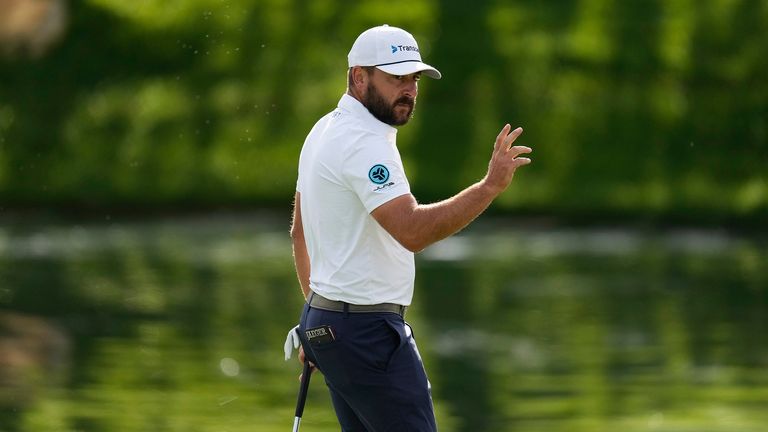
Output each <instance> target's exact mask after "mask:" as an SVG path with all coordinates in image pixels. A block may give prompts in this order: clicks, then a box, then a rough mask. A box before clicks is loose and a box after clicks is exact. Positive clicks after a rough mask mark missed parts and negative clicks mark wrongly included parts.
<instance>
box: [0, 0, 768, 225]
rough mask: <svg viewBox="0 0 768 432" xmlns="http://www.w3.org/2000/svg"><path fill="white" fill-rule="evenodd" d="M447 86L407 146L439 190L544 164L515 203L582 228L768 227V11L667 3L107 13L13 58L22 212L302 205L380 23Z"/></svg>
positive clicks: (168, 6)
mask: <svg viewBox="0 0 768 432" xmlns="http://www.w3.org/2000/svg"><path fill="white" fill-rule="evenodd" d="M384 22H386V23H389V24H391V25H398V26H401V27H404V28H406V29H409V30H410V31H411V32H413V33H414V34H415V35H416V37H417V39H418V40H419V42H420V44H421V46H422V51H423V54H424V56H425V58H426V60H427V61H428V62H429V63H431V64H434V65H435V66H437V67H438V68H439V69H440V70H441V71H442V72H443V73H444V79H443V80H441V81H432V80H425V81H422V85H421V96H420V99H419V106H418V109H417V113H416V118H415V119H414V120H413V121H412V122H411V124H409V125H408V126H406V127H404V128H402V130H401V133H400V137H399V145H400V147H401V150H402V152H403V156H404V160H405V163H406V169H407V170H408V172H409V175H410V177H411V183H412V186H413V189H414V192H415V194H416V195H417V197H418V198H419V199H420V200H422V201H432V200H437V199H441V198H445V197H447V196H449V195H451V194H453V193H455V192H456V191H458V190H459V189H460V188H463V187H464V186H466V185H468V184H469V183H470V182H472V181H475V180H477V179H478V178H480V177H482V175H483V174H484V172H485V167H486V164H487V158H488V155H489V153H490V152H489V150H490V147H491V144H492V141H493V138H494V137H495V135H496V133H497V132H498V130H499V129H500V128H501V126H502V125H503V124H504V123H506V122H510V123H512V124H513V125H521V126H523V127H524V128H525V133H524V135H523V137H522V138H521V142H522V143H524V144H526V145H530V146H531V147H533V148H534V154H533V159H534V163H533V164H532V165H531V166H530V167H526V168H524V169H523V170H521V171H520V173H519V174H518V176H517V178H516V180H515V183H514V185H513V187H512V188H511V189H510V192H507V193H506V194H504V195H503V196H502V197H501V199H500V200H499V201H498V202H497V207H498V208H499V209H503V210H512V209H517V210H530V211H538V212H547V213H555V214H557V213H560V214H582V213H596V212H613V213H621V214H629V213H632V214H638V213H639V214H640V215H644V216H646V217H653V216H654V215H667V216H669V215H679V214H685V213H690V212H692V211H695V212H696V213H695V214H696V216H694V217H705V215H707V214H709V215H711V216H725V217H751V218H755V217H758V216H759V215H764V214H766V212H768V180H767V179H766V174H765V172H766V167H768V80H766V79H765V77H766V76H768V60H767V59H768V57H766V56H765V45H764V42H763V41H765V40H766V39H768V5H767V4H766V3H765V2H760V1H749V0H741V1H726V2H724V1H707V2H694V1H692V0H670V1H660V0H648V1H643V2H607V1H603V0H587V1H579V2H576V1H566V0H564V1H560V2H538V1H531V0H526V1H517V2H498V1H487V0H484V1H475V2H472V4H471V6H470V5H469V4H466V3H464V2H455V1H420V2H414V1H371V2H333V1H329V0H324V1H312V2H303V1H297V0H292V1H291V0H272V1H258V2H252V1H245V0H195V1H191V0H185V1H170V2H168V1H166V2H159V1H150V0H143V1H138V2H121V1H115V0H90V1H84V2H78V3H77V4H73V5H72V10H71V22H70V28H69V30H68V33H67V35H66V38H65V40H63V41H62V43H61V44H60V45H59V46H58V47H56V48H54V49H53V50H52V51H51V52H50V53H48V54H47V55H46V56H45V57H43V58H42V59H40V60H35V61H32V60H24V59H5V60H2V63H0V201H2V202H4V203H6V204H7V205H14V204H16V205H19V204H20V205H44V206H45V205H83V204H86V205H98V206H110V205H130V204H139V205H161V206H162V205H175V204H187V205H192V204H202V205H212V204H228V203H241V204H251V205H259V204H276V203H281V204H285V203H288V202H290V199H291V196H292V194H293V190H294V185H295V177H296V164H297V159H298V154H299V151H300V148H301V144H302V142H303V140H304V137H305V135H306V133H307V132H308V130H309V129H310V127H311V126H312V124H313V123H314V122H315V121H316V120H317V118H319V116H321V115H322V114H324V113H325V112H327V111H329V110H330V109H332V108H333V106H334V105H335V103H336V101H337V99H338V98H339V96H340V95H341V93H342V92H343V91H344V86H345V69H346V53H347V51H348V49H349V46H350V45H351V43H352V41H353V40H354V38H355V37H356V36H357V34H359V33H360V32H361V31H362V30H364V29H365V28H367V27H370V26H372V25H376V24H381V23H384Z"/></svg>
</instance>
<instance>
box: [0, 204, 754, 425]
mask: <svg viewBox="0 0 768 432" xmlns="http://www.w3.org/2000/svg"><path fill="white" fill-rule="evenodd" d="M287 229H288V217H287V216H286V217H274V216H269V215H264V214H247V215H242V214H241V215H211V216H210V217H180V218H173V219H156V220H151V221H140V222H137V221H126V222H115V221H107V220H105V221H102V222H99V223H95V222H89V223H81V224H77V223H34V222H20V221H16V222H13V223H12V222H7V221H6V222H0V431H2V432H42V431H57V432H58V431H66V432H69V431H89V432H91V431H93V432H95V431H100V432H101V431H103V432H139V431H141V432H146V431H179V432H181V431H183V432H195V431H199V432H209V431H210V432H213V431H219V432H223V431H229V432H240V431H242V432H245V431H249V432H251V431H287V430H289V428H290V427H291V425H292V422H293V410H294V406H295V398H296V391H297V388H298V381H297V376H298V373H299V371H300V366H299V364H298V363H297V362H296V361H295V360H291V361H290V362H287V363H286V362H284V361H283V353H282V346H283V341H284V337H285V333H286V332H287V331H288V329H289V328H291V327H292V326H293V325H294V324H295V323H296V322H297V319H298V316H299V311H300V308H301V304H302V299H301V295H300V289H299V287H298V284H297V283H296V278H295V276H294V271H293V265H292V261H291V250H290V242H289V238H288V234H287ZM416 285H417V286H416V295H415V300H414V305H413V307H412V308H411V309H410V310H409V313H408V317H407V319H408V321H409V322H411V324H412V325H413V327H414V330H415V335H416V338H417V341H418V343H419V347H420V350H421V353H422V356H423V358H424V362H425V365H426V368H427V372H428V374H429V376H430V379H431V381H432V385H433V396H434V401H435V409H436V413H437V417H438V424H439V426H440V429H441V431H467V432H469V431H547V432H565V431H568V432H574V431H576V432H580V431H584V432H594V431H616V430H620V431H622V432H632V431H669V432H671V431H681V432H682V431H697V432H701V431H711V432H714V431H722V432H726V431H727V432H733V431H765V430H768V239H767V238H766V236H765V235H764V234H758V235H755V234H752V235H744V234H732V233H729V232H728V231H726V230H692V229H665V230H641V229H631V228H605V229H595V228H591V229H564V228H557V227H546V226H541V225H538V226H536V225H533V226H531V225H522V224H515V223H512V222H508V221H504V220H501V219H490V218H482V220H481V223H480V224H478V225H476V226H473V227H472V228H471V229H470V230H468V231H466V232H465V233H463V234H461V235H459V236H457V237H454V238H451V239H448V240H446V241H444V242H441V243H439V244H437V245H434V246H433V247H431V248H430V249H428V250H427V251H425V252H424V253H422V254H420V255H419V256H418V260H417V281H416ZM337 430H338V426H337V424H336V421H335V416H334V414H333V411H332V407H331V403H330V400H329V398H328V395H327V393H326V390H325V386H324V384H323V381H322V378H321V377H319V375H317V376H316V377H315V378H314V379H313V382H312V386H311V388H310V394H309V398H308V402H307V408H306V411H305V415H304V421H303V423H302V431H306V432H312V431H337Z"/></svg>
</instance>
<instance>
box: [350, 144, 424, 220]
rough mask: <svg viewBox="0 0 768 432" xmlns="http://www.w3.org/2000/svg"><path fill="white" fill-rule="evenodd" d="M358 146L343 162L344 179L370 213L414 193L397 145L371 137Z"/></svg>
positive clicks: (351, 150) (352, 149)
mask: <svg viewBox="0 0 768 432" xmlns="http://www.w3.org/2000/svg"><path fill="white" fill-rule="evenodd" d="M355 144H356V145H355V146H354V147H353V148H351V149H350V152H349V154H348V155H347V157H346V158H345V160H344V165H343V177H344V179H345V181H346V182H347V184H348V185H349V186H350V187H351V188H352V189H353V190H354V191H355V193H356V194H357V196H358V197H359V198H360V201H361V202H362V203H363V206H364V207H365V209H366V210H367V211H368V213H370V212H372V211H374V210H375V209H376V208H377V207H379V206H380V205H382V204H384V203H386V202H387V201H390V200H392V199H394V198H397V197H399V196H402V195H406V194H409V193H410V192H411V187H410V185H409V184H408V179H407V178H406V177H405V170H404V169H403V162H402V160H401V158H400V153H399V152H398V151H397V147H396V146H395V145H394V143H392V142H389V141H388V140H387V139H386V138H384V137H381V136H376V135H371V136H369V137H366V138H364V139H361V140H359V141H358V142H356V143H355Z"/></svg>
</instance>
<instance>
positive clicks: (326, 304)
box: [307, 291, 408, 317]
mask: <svg viewBox="0 0 768 432" xmlns="http://www.w3.org/2000/svg"><path fill="white" fill-rule="evenodd" d="M307 303H309V305H310V306H312V307H313V308H315V309H323V310H327V311H331V312H349V313H383V312H390V313H396V314H398V315H400V316H401V317H405V311H406V309H408V306H402V305H399V304H394V303H379V304H373V305H356V304H351V303H345V302H342V301H336V300H329V299H327V298H325V297H323V296H321V295H320V294H317V293H315V292H314V291H313V292H312V293H311V294H310V295H309V301H308V302H307Z"/></svg>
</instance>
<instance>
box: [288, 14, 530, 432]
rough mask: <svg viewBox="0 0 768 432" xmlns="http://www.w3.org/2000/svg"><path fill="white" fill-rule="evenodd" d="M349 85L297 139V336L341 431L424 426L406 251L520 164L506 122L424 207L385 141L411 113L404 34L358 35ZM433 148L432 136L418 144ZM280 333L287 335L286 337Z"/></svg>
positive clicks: (413, 65) (408, 41) (414, 80)
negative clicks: (470, 176)
mask: <svg viewBox="0 0 768 432" xmlns="http://www.w3.org/2000/svg"><path fill="white" fill-rule="evenodd" d="M348 59H349V70H348V87H347V91H346V94H344V95H342V97H341V100H340V101H339V104H338V107H337V108H336V109H334V110H333V111H332V112H330V113H328V114H327V115H325V116H324V117H323V118H321V119H320V120H319V121H318V122H317V123H316V124H315V126H314V127H313V128H312V130H311V131H310V132H309V135H308V136H307V138H306V141H305V142H304V146H303V148H302V150H301V156H300V159H299V170H298V171H299V173H298V181H297V187H296V197H295V203H294V213H293V224H292V228H291V236H292V239H293V252H294V260H295V263H296V271H297V273H298V278H299V282H300V284H301V288H302V291H303V292H304V297H305V299H306V304H305V306H304V309H303V312H302V314H301V318H300V324H299V326H298V329H299V331H298V334H299V337H300V338H301V345H302V350H301V351H300V353H299V358H300V360H301V361H304V358H305V355H306V358H307V359H309V360H310V361H311V362H312V363H313V364H314V365H315V366H316V367H317V368H318V369H319V370H320V371H321V372H322V373H323V375H324V377H325V382H326V384H327V386H328V389H329V391H330V394H331V399H332V401H333V405H334V409H335V410H336V415H337V417H338V419H339V423H340V424H341V428H342V430H343V431H376V432H379V431H398V432H403V431H434V430H437V426H436V424H435V416H434V412H433V408H432V398H431V395H430V384H429V381H428V380H427V375H426V373H425V371H424V366H423V364H422V361H421V357H420V356H419V352H418V350H417V349H416V344H415V342H414V338H413V332H412V331H411V328H410V326H409V325H408V324H406V323H405V321H404V319H403V318H404V315H405V311H406V308H407V307H408V305H410V304H411V298H412V296H413V284H414V274H415V268H414V253H416V252H419V251H421V250H422V249H424V248H425V247H427V246H429V245H431V244H432V243H435V242H437V241H439V240H441V239H444V238H446V237H448V236H450V235H452V234H454V233H456V232H457V231H459V230H461V229H462V228H464V227H465V226H466V225H467V224H469V223H470V222H471V221H472V220H473V219H475V218H476V217H477V216H478V215H479V214H480V213H482V212H483V211H484V210H485V209H486V208H487V207H488V205H489V204H490V203H491V201H493V199H494V198H495V197H496V196H498V195H499V194H500V193H501V192H502V191H504V190H505V189H506V188H507V186H508V185H509V184H510V182H511V181H512V177H513V175H514V174H515V170H516V169H517V168H518V167H520V166H522V165H526V164H528V163H530V159H528V158H525V157H520V155H521V154H525V153H530V152H531V149H530V148H528V147H523V146H513V145H512V144H513V143H514V141H515V139H516V138H517V137H518V136H519V135H520V134H521V133H522V129H521V128H517V129H515V130H511V127H510V125H508V124H507V125H505V126H504V127H503V128H502V129H501V132H500V133H499V135H498V136H497V137H496V142H495V145H494V146H493V152H492V155H491V159H490V163H489V165H488V171H487V173H486V174H485V176H484V177H483V179H482V180H480V181H479V182H477V183H475V184H473V185H471V186H469V187H468V188H466V189H464V190H463V191H461V192H459V193H458V194H456V195H455V196H453V197H451V198H448V199H446V200H445V201H441V202H438V203H434V204H428V205H424V204H419V203H418V202H417V201H416V198H414V196H413V195H412V194H411V190H410V186H409V184H408V178H407V177H406V174H405V170H404V169H403V163H402V161H401V159H400V154H399V152H398V149H397V145H396V137H397V129H396V128H395V127H396V126H403V125H405V124H406V123H408V121H409V120H410V118H411V116H412V115H413V111H414V107H415V105H416V98H417V96H418V90H419V80H420V78H421V77H422V76H424V75H425V76H428V77H430V78H435V79H439V78H440V77H441V75H440V72H439V71H438V70H437V69H435V68H434V67H432V66H430V65H428V64H425V63H423V62H422V59H421V55H420V54H419V47H418V45H417V43H416V40H415V39H414V38H413V36H412V35H411V34H410V33H408V32H406V31H405V30H402V29H399V28H396V27H390V26H387V25H383V26H380V27H374V28H371V29H368V30H366V31H365V32H363V33H362V34H361V35H360V36H359V37H358V38H357V40H356V41H355V43H354V44H353V45H352V49H351V50H350V51H349V56H348ZM418 144H419V145H429V146H434V149H435V151H442V149H441V148H440V144H439V143H430V142H422V143H418ZM289 338H290V336H289Z"/></svg>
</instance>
